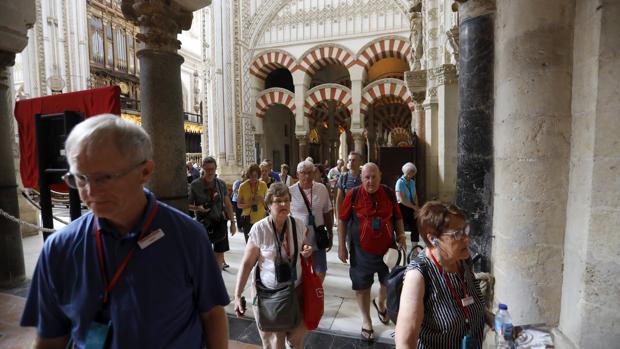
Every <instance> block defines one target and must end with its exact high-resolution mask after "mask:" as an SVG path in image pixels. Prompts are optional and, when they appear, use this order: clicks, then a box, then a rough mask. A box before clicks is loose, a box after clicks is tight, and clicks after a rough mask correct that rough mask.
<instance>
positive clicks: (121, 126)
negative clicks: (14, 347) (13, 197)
mask: <svg viewBox="0 0 620 349" xmlns="http://www.w3.org/2000/svg"><path fill="white" fill-rule="evenodd" d="M65 150H66V155H67V160H68V162H69V169H70V171H69V173H67V174H66V175H65V177H64V179H65V181H66V183H67V184H68V185H69V186H72V187H74V188H76V189H77V190H78V192H79V194H80V198H81V199H82V201H83V202H84V203H86V205H87V206H88V207H89V209H90V210H91V212H90V213H87V214H85V215H83V216H82V217H80V218H79V219H77V220H75V221H73V222H72V223H71V224H69V225H68V226H67V227H65V228H63V229H61V230H59V231H58V232H56V233H54V234H52V235H51V236H50V238H49V239H47V241H46V242H45V245H44V246H43V250H42V252H41V256H40V257H39V260H38V262H37V267H36V270H35V273H34V276H33V278H32V285H31V289H30V292H29V295H28V299H27V302H26V306H25V308H24V313H23V315H22V320H21V324H22V326H35V327H37V337H36V340H35V343H34V345H33V347H34V348H64V347H77V348H85V347H89V348H90V347H93V348H94V347H96V348H197V349H198V348H203V347H204V346H203V343H205V342H206V343H207V347H208V348H227V342H228V322H227V318H226V314H225V311H224V306H225V305H227V304H228V303H229V301H230V300H229V297H228V295H227V292H226V289H225V286H224V282H223V280H222V277H221V274H220V272H219V268H218V264H217V262H216V260H215V257H214V254H213V250H212V249H211V245H210V243H209V239H208V237H207V234H206V232H205V230H204V227H203V226H202V225H201V224H199V223H198V222H195V221H194V220H192V219H191V218H189V217H188V216H187V215H185V214H183V213H181V212H179V211H177V210H176V209H174V208H172V207H169V206H168V205H166V204H164V203H161V202H158V201H157V199H156V198H155V196H154V195H153V194H152V193H151V192H150V191H148V190H146V189H144V184H145V183H146V182H147V181H148V179H149V178H150V176H151V175H152V173H153V170H154V166H155V164H154V162H153V160H152V158H153V157H152V153H153V151H152V146H151V141H150V138H149V136H148V135H147V134H146V132H145V131H144V130H143V129H142V128H141V127H139V126H137V125H134V124H132V123H130V122H127V121H124V120H122V119H121V118H119V117H117V116H114V115H100V116H95V117H91V118H89V119H87V120H85V121H83V122H82V123H80V124H78V125H77V126H76V127H75V128H74V129H73V131H72V132H71V134H70V135H69V137H68V138H67V141H66V144H65ZM70 342H72V344H71V343H70Z"/></svg>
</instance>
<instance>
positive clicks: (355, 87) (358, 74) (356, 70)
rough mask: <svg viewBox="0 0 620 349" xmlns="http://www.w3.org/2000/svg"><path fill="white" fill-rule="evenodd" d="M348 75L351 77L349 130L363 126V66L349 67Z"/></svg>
mask: <svg viewBox="0 0 620 349" xmlns="http://www.w3.org/2000/svg"><path fill="white" fill-rule="evenodd" d="M349 75H350V77H351V108H352V113H351V130H354V129H360V128H364V125H363V123H364V121H363V119H362V113H361V105H362V89H363V88H364V86H363V82H364V75H365V71H364V67H362V66H360V65H354V66H353V67H351V68H350V69H349Z"/></svg>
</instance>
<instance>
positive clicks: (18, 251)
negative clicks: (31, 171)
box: [0, 51, 26, 288]
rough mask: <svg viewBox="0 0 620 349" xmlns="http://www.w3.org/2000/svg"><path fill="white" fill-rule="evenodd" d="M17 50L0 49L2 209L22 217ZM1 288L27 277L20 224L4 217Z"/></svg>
mask: <svg viewBox="0 0 620 349" xmlns="http://www.w3.org/2000/svg"><path fill="white" fill-rule="evenodd" d="M13 64H15V53H13V52H6V51H0V164H1V165H0V166H1V167H0V209H2V210H3V211H4V212H6V213H8V214H10V215H11V216H13V217H16V218H19V205H18V202H17V182H16V179H15V166H14V162H13V143H14V142H13V140H14V139H15V138H14V137H15V136H14V133H13V128H12V125H13V122H12V120H11V114H10V112H9V111H10V110H11V109H12V107H13V106H10V105H9V100H10V99H9V81H10V78H9V74H11V71H10V69H9V67H10V66H12V65H13ZM0 250H1V251H2V253H0V288H11V287H14V286H16V285H18V284H20V283H21V282H23V281H24V280H25V277H26V275H25V273H26V272H25V267H24V253H23V249H22V237H21V233H20V230H19V225H18V224H17V223H14V222H12V221H10V220H8V219H7V218H5V217H2V216H0Z"/></svg>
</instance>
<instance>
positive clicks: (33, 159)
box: [15, 86, 121, 188]
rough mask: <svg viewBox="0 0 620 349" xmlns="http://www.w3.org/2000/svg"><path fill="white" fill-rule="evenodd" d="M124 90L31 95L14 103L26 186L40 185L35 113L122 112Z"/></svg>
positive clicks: (21, 164)
mask: <svg viewBox="0 0 620 349" xmlns="http://www.w3.org/2000/svg"><path fill="white" fill-rule="evenodd" d="M120 93H121V89H120V88H119V87H118V86H109V87H102V88H97V89H93V90H86V91H78V92H71V93H63V94H58V95H53V96H45V97H40V98H32V99H25V100H21V101H18V102H17V103H15V119H16V120H17V124H18V128H19V151H20V164H19V171H20V174H21V176H22V182H23V183H24V187H26V188H38V186H39V168H38V166H37V150H36V139H35V127H34V115H35V114H53V113H63V112H65V111H78V112H83V113H84V117H86V118H88V117H91V116H94V115H98V114H104V113H110V114H115V115H121V101H120Z"/></svg>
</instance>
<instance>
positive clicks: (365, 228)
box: [351, 184, 396, 256]
mask: <svg viewBox="0 0 620 349" xmlns="http://www.w3.org/2000/svg"><path fill="white" fill-rule="evenodd" d="M381 186H382V187H383V190H384V191H385V193H386V194H387V196H388V197H389V198H390V202H391V203H392V206H394V205H396V196H395V195H394V193H393V192H392V191H391V190H390V188H388V187H387V186H386V185H384V184H382V185H381ZM359 188H360V187H359V186H357V187H355V188H353V193H352V194H351V205H352V206H353V212H352V215H353V214H355V215H357V213H356V212H355V201H356V199H357V192H358V190H359ZM357 219H358V221H359V236H360V247H361V248H362V250H364V251H366V252H368V253H371V254H374V255H376V256H383V255H384V254H385V252H387V250H388V249H389V248H390V247H391V246H393V245H394V227H395V223H394V220H395V217H394V215H393V214H392V215H391V216H390V217H388V218H385V219H384V218H381V222H380V225H379V229H374V228H373V227H372V220H370V219H368V217H361V216H357Z"/></svg>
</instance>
